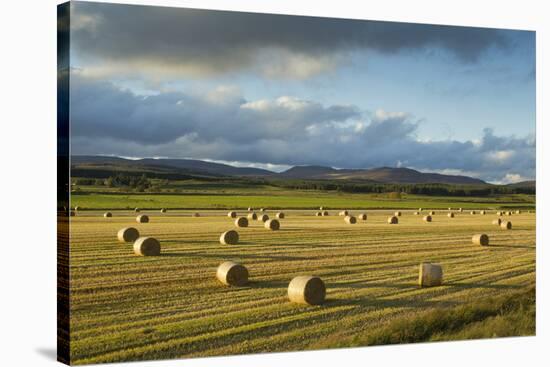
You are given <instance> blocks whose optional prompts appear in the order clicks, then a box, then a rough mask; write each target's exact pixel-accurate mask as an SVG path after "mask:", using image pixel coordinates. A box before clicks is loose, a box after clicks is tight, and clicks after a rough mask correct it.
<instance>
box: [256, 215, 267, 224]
mask: <svg viewBox="0 0 550 367" xmlns="http://www.w3.org/2000/svg"><path fill="white" fill-rule="evenodd" d="M258 220H259V221H262V222H264V223H265V222H267V221H268V220H269V216H268V215H267V214H262V215H260V216H259V217H258Z"/></svg>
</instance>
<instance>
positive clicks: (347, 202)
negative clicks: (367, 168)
mask: <svg viewBox="0 0 550 367" xmlns="http://www.w3.org/2000/svg"><path fill="white" fill-rule="evenodd" d="M71 201H72V204H73V206H79V207H80V208H83V209H133V208H135V207H139V208H149V209H153V208H158V209H160V208H177V209H195V208H199V209H239V208H240V209H246V208H248V207H249V206H252V207H267V208H272V209H275V208H284V209H288V208H295V209H313V208H318V207H319V206H324V207H327V208H349V209H355V208H357V209H359V208H369V209H415V208H419V207H420V208H433V209H447V208H449V207H454V208H458V207H462V208H464V209H480V208H484V209H486V208H491V209H500V208H516V207H517V208H525V209H527V208H529V209H534V207H535V197H534V196H533V195H503V196H491V197H479V198H473V197H449V196H421V195H406V194H404V195H403V198H402V199H389V198H388V197H387V194H350V193H335V192H323V191H299V190H274V189H271V190H268V191H265V190H264V189H260V188H258V189H248V190H237V191H234V192H232V193H223V191H221V192H220V191H216V190H214V189H210V191H205V193H203V194H199V193H196V192H189V193H185V194H165V193H163V194H126V193H105V192H80V193H72V194H71Z"/></svg>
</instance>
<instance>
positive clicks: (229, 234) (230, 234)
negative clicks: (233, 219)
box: [220, 230, 239, 245]
mask: <svg viewBox="0 0 550 367" xmlns="http://www.w3.org/2000/svg"><path fill="white" fill-rule="evenodd" d="M238 242H239V233H238V232H237V231H234V230H230V231H226V232H223V233H222V234H221V236H220V243H221V244H222V245H236V244H237V243H238Z"/></svg>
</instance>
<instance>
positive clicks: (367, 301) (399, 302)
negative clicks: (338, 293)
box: [325, 295, 459, 309]
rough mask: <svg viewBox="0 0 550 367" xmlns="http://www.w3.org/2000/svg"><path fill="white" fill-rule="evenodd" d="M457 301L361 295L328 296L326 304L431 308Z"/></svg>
mask: <svg viewBox="0 0 550 367" xmlns="http://www.w3.org/2000/svg"><path fill="white" fill-rule="evenodd" d="M458 304H459V302H456V301H428V300H419V299H381V298H374V297H361V298H352V299H330V295H329V297H327V300H326V301H325V305H326V306H331V307H336V306H361V307H367V308H374V309H379V308H388V307H389V308H401V307H405V308H407V307H408V308H422V309H425V308H431V307H452V306H456V305H458Z"/></svg>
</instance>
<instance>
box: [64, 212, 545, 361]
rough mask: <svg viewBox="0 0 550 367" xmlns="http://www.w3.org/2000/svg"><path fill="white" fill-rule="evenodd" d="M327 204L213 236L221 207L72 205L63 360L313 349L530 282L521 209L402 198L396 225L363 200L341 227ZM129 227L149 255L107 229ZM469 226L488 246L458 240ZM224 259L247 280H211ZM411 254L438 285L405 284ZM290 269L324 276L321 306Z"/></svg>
mask: <svg viewBox="0 0 550 367" xmlns="http://www.w3.org/2000/svg"><path fill="white" fill-rule="evenodd" d="M339 211H340V210H330V216H328V217H325V216H323V217H316V216H312V215H311V211H306V210H304V211H299V210H294V211H293V210H286V209H285V213H288V218H286V219H285V220H284V226H282V227H281V229H280V230H279V231H266V230H265V228H264V223H263V222H261V221H250V224H249V227H246V228H239V237H240V238H239V243H238V244H236V245H231V246H227V245H222V244H220V243H219V236H220V233H222V232H225V231H227V230H230V229H231V228H234V223H233V222H234V219H232V218H228V217H227V211H226V210H219V211H215V210H212V211H208V210H204V211H200V217H199V218H193V217H191V213H194V212H195V211H181V210H170V211H168V212H167V213H165V214H162V215H161V214H160V213H159V212H158V209H157V210H155V211H153V210H151V211H147V210H143V209H142V213H144V214H147V215H149V216H150V218H151V222H150V223H148V224H137V223H136V222H135V212H134V211H133V210H112V213H113V217H112V218H111V219H110V220H109V221H106V220H105V219H104V218H103V217H102V214H103V212H104V211H93V210H89V211H79V215H78V216H76V217H71V218H70V221H71V223H72V226H71V232H70V235H71V254H70V263H71V281H72V288H71V323H72V325H71V332H72V357H73V362H74V363H76V364H82V363H99V362H117V361H126V360H140V359H160V358H162V359H165V358H176V357H193V356H212V355H225V354H238V353H256V352H272V351H291V350H302V349H316V348H319V347H327V345H326V342H327V341H330V340H334V345H336V344H337V341H338V340H339V339H341V338H352V337H353V336H354V335H355V334H356V333H360V332H361V331H362V330H365V329H375V328H378V327H381V326H382V325H386V326H387V325H388V323H390V324H391V323H392V322H393V321H395V322H399V320H401V319H406V318H410V317H411V316H414V315H415V314H417V313H420V312H425V311H430V310H436V309H445V308H448V307H458V306H461V305H466V304H468V303H469V302H473V301H474V300H475V299H476V298H477V299H479V298H480V297H481V296H483V297H490V296H503V295H508V294H513V293H514V292H519V291H522V290H525V289H527V288H528V287H532V286H534V284H535V214H529V213H526V212H522V213H521V214H514V218H513V222H514V225H513V228H512V229H511V230H507V231H503V230H502V229H501V228H499V227H498V226H495V225H493V224H492V220H493V219H494V215H495V212H494V211H488V212H487V216H486V217H480V216H475V215H474V216H472V215H470V214H469V213H463V214H460V213H459V214H457V215H456V216H455V218H452V219H451V218H448V217H447V216H446V215H439V216H438V217H437V220H436V221H434V222H433V223H431V224H430V225H426V224H425V223H424V222H422V221H420V220H419V218H418V217H415V216H413V215H412V211H407V210H403V211H402V216H401V217H400V218H399V225H397V226H392V225H388V224H387V219H388V217H389V216H390V215H392V214H393V213H394V210H369V211H368V216H369V218H368V221H366V222H363V223H361V225H354V226H350V225H347V224H346V223H345V222H344V221H343V220H342V218H341V217H339V216H338V215H337V214H338V212H339ZM129 226H135V227H136V228H138V229H139V231H140V233H141V235H142V236H150V237H154V238H156V239H158V240H159V241H160V243H162V252H161V255H160V256H154V257H140V256H134V252H133V248H132V244H131V243H126V244H121V243H119V242H118V241H117V232H118V230H119V229H120V228H123V227H129ZM478 233H486V234H487V235H488V236H489V237H490V239H491V241H490V245H489V246H476V245H474V244H472V236H473V235H474V234H478ZM224 261H234V262H236V263H239V264H242V265H243V266H245V267H246V268H247V269H248V271H249V283H248V284H247V285H246V286H243V287H227V286H224V285H223V284H221V283H220V282H219V281H218V280H217V279H216V270H217V268H218V266H219V265H220V263H222V262H224ZM421 262H433V263H437V264H440V265H441V266H442V267H443V273H444V279H443V284H442V285H441V286H437V287H430V288H419V287H418V264H419V263H421ZM303 274H311V275H315V276H319V277H321V278H322V279H323V281H324V282H325V285H326V301H325V303H324V304H323V305H321V306H305V305H299V304H294V303H291V302H289V300H288V296H287V287H288V284H289V282H290V280H291V279H292V278H294V277H295V276H298V275H303ZM304 335H306V336H307V335H315V337H314V338H308V337H304ZM320 340H323V343H325V344H323V345H321V344H319V343H320ZM318 341H319V342H318ZM328 346H330V345H328Z"/></svg>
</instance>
